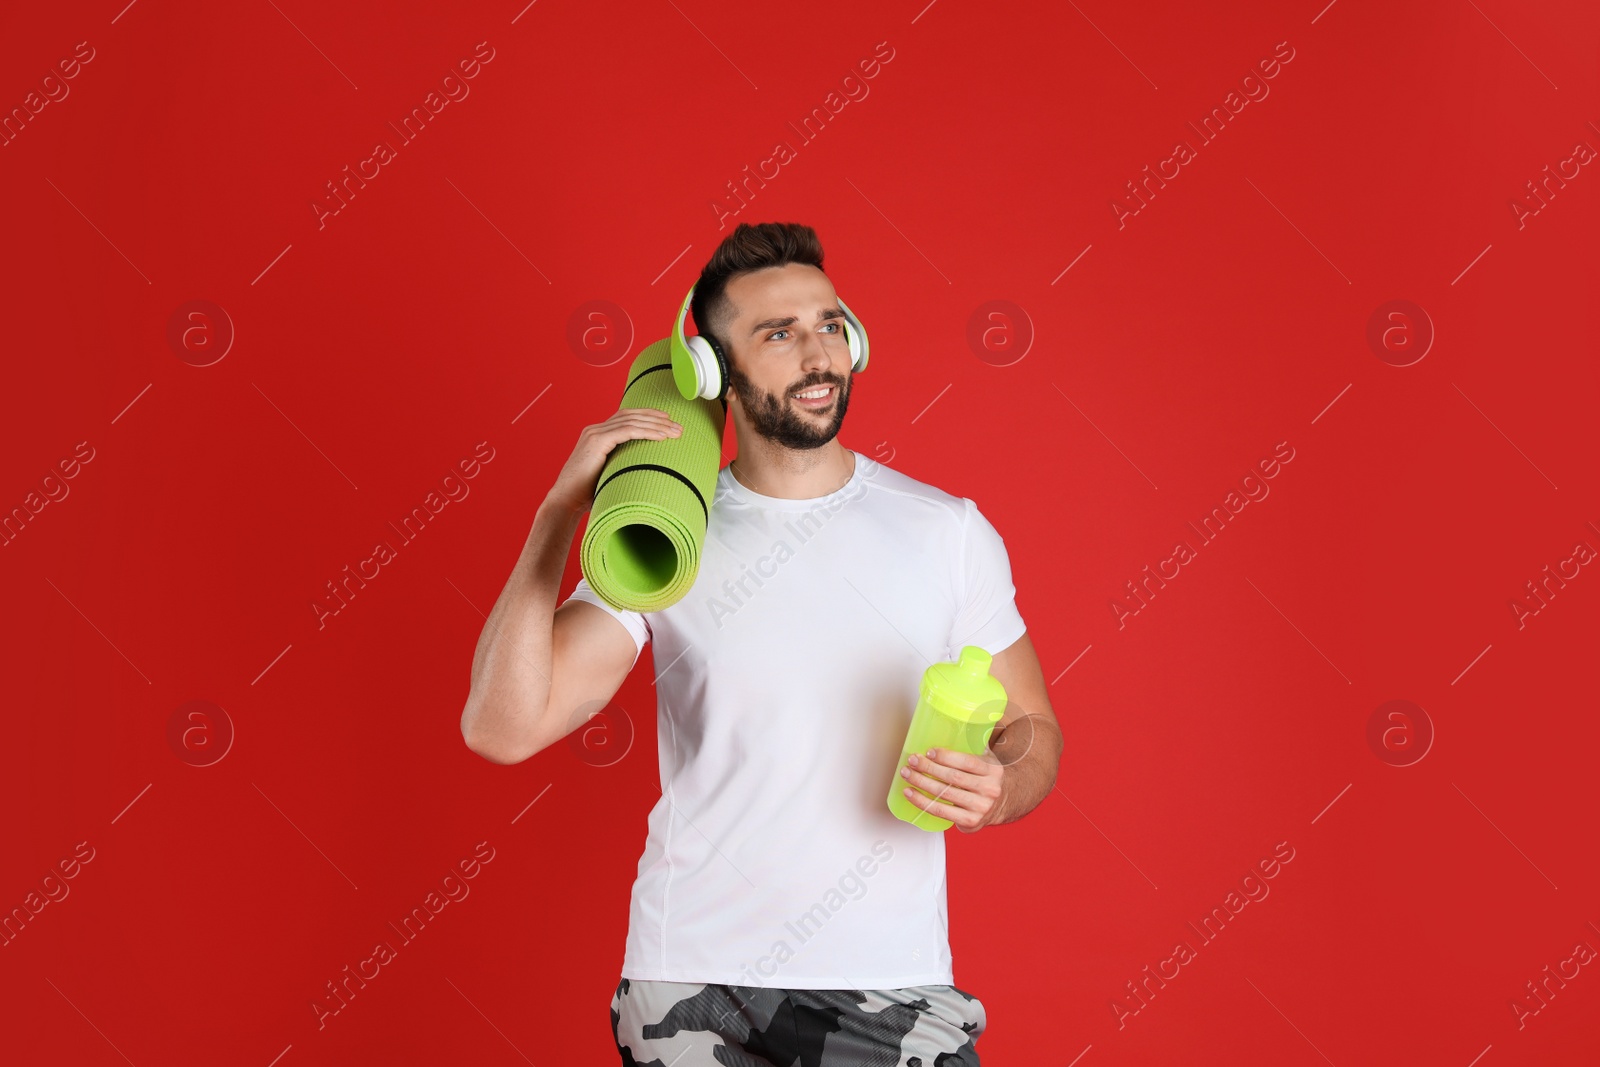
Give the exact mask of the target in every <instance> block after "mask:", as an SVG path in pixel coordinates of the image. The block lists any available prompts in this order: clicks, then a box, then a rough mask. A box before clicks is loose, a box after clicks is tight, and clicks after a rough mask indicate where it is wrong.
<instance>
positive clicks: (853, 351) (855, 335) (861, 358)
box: [844, 324, 868, 374]
mask: <svg viewBox="0 0 1600 1067" xmlns="http://www.w3.org/2000/svg"><path fill="white" fill-rule="evenodd" d="M844 332H845V336H846V337H847V338H848V339H849V341H850V372H851V373H852V374H857V373H860V372H861V371H864V370H866V369H867V353H868V349H867V339H866V337H865V336H864V334H865V331H863V330H858V329H856V328H855V327H854V326H853V325H851V324H847V325H846V326H845V328H844Z"/></svg>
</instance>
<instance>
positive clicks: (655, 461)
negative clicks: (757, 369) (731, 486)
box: [578, 338, 727, 611]
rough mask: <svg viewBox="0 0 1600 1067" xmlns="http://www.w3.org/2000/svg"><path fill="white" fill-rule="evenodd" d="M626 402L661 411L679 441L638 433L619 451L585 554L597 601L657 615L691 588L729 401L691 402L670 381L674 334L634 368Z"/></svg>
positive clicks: (592, 513)
mask: <svg viewBox="0 0 1600 1067" xmlns="http://www.w3.org/2000/svg"><path fill="white" fill-rule="evenodd" d="M618 407H621V408H659V409H660V410H662V411H665V412H666V413H667V415H668V416H669V417H670V418H671V419H672V420H673V421H674V422H676V423H678V424H679V425H681V426H682V427H683V433H682V434H681V435H679V436H678V437H665V438H661V439H659V440H658V439H656V438H638V439H635V440H632V441H624V442H622V444H620V445H618V446H617V447H616V448H614V449H612V451H611V455H610V456H609V457H608V458H607V459H606V465H605V467H604V468H603V469H602V470H601V471H600V480H599V481H598V482H597V483H596V487H595V495H594V504H593V506H591V507H590V509H589V527H588V529H587V530H586V531H585V532H584V535H583V544H582V547H581V548H580V550H579V555H578V560H579V564H580V566H581V567H582V569H583V576H584V577H585V578H587V579H588V580H589V584H590V585H591V586H592V587H593V588H594V591H595V592H596V593H598V594H599V595H600V599H602V600H604V601H605V602H606V603H608V604H610V605H611V606H612V607H614V608H617V609H618V610H620V611H660V610H662V609H663V608H667V607H671V606H672V605H673V604H676V603H677V602H678V601H679V600H682V599H683V598H684V596H685V595H686V594H687V593H688V592H689V589H690V587H691V586H693V585H694V579H695V575H696V574H698V573H699V571H700V552H701V550H702V548H703V547H704V546H705V539H706V525H707V523H708V522H709V520H710V518H711V501H712V499H713V497H714V496H715V494H716V488H717V474H718V473H719V472H720V471H721V469H722V431H723V428H724V427H725V426H726V425H727V403H726V401H723V400H705V399H701V398H698V397H697V398H695V399H692V400H686V399H684V396H683V394H682V393H680V392H678V387H677V385H675V384H674V383H673V380H672V349H671V345H670V343H669V341H668V339H667V338H662V339H661V340H659V341H657V342H656V343H655V344H653V345H651V346H650V347H648V348H646V349H645V350H644V351H643V352H640V353H639V356H638V358H637V359H635V360H634V361H633V365H632V366H631V367H629V368H628V383H627V386H626V388H624V389H623V391H622V403H621V404H619V405H618Z"/></svg>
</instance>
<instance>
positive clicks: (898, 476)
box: [858, 453, 967, 522]
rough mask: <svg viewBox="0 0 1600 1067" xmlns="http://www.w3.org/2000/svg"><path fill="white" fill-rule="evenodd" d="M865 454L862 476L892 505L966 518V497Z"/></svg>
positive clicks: (957, 518) (959, 519)
mask: <svg viewBox="0 0 1600 1067" xmlns="http://www.w3.org/2000/svg"><path fill="white" fill-rule="evenodd" d="M859 454H860V453H858V455H859ZM862 458H863V459H865V460H866V461H867V469H866V470H865V471H864V472H863V474H862V480H863V481H864V482H866V483H867V484H869V485H871V487H872V490H873V491H874V492H876V493H879V494H881V497H880V499H881V500H882V501H883V502H884V503H885V504H887V505H888V506H891V507H903V508H906V509H908V510H913V511H921V512H924V513H926V514H928V515H930V516H937V515H939V514H940V513H943V514H945V515H947V516H948V517H950V518H951V519H954V520H955V521H956V522H960V521H962V519H963V518H964V516H965V512H966V508H967V501H966V499H965V498H963V497H959V496H957V495H955V494H954V493H950V492H947V491H945V490H943V489H940V488H939V487H938V486H936V485H933V484H931V483H929V482H925V481H922V480H921V479H918V478H913V477H912V476H911V475H909V474H907V473H905V472H904V471H900V470H896V469H895V468H893V467H890V466H888V465H887V464H885V463H883V462H882V461H880V460H876V459H873V458H872V457H871V456H862Z"/></svg>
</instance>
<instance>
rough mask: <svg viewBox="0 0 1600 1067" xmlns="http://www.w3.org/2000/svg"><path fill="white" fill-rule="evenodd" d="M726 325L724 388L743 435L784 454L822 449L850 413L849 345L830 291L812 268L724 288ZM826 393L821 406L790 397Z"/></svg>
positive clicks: (785, 269)
mask: <svg viewBox="0 0 1600 1067" xmlns="http://www.w3.org/2000/svg"><path fill="white" fill-rule="evenodd" d="M726 292H727V296H728V300H729V301H730V302H731V303H732V304H733V307H734V308H735V315H734V318H733V321H732V322H731V323H730V324H729V325H728V326H726V327H724V328H723V334H724V340H725V341H726V343H727V344H728V345H730V346H731V349H732V351H731V352H730V354H729V360H728V362H729V367H728V388H729V391H730V392H732V393H733V395H734V398H735V399H736V400H737V402H738V404H739V406H740V407H741V408H743V410H744V413H745V416H746V418H747V420H748V422H749V424H750V428H751V429H752V430H754V431H755V432H756V433H757V434H759V435H761V436H762V437H764V438H766V439H767V440H769V441H771V442H773V443H774V444H777V445H781V446H783V447H784V448H794V449H812V448H821V447H822V446H823V445H825V444H827V443H828V442H829V441H831V440H833V439H834V437H836V436H837V435H838V433H839V425H840V423H842V422H844V413H845V411H846V410H847V409H848V408H849V406H850V383H851V373H850V344H849V342H848V341H847V340H846V339H845V334H844V331H845V317H844V312H843V311H842V310H840V308H839V298H838V296H837V295H836V294H835V293H834V291H833V283H832V282H830V281H828V276H827V275H826V274H824V273H822V271H820V270H818V269H817V268H816V267H813V266H809V265H807V264H802V263H786V264H784V265H783V266H781V267H768V268H765V269H763V270H758V271H752V272H750V273H748V274H741V275H739V276H737V277H735V278H734V279H733V280H731V281H730V282H728V287H727V289H726ZM824 387H831V389H830V391H829V393H828V395H827V396H826V397H824V398H823V399H822V402H821V403H820V404H815V403H807V402H805V401H802V400H798V399H796V398H795V394H796V393H802V392H814V391H815V390H817V389H821V388H824Z"/></svg>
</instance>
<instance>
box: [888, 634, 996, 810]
mask: <svg viewBox="0 0 1600 1067" xmlns="http://www.w3.org/2000/svg"><path fill="white" fill-rule="evenodd" d="M992 659H993V657H992V656H990V655H989V653H988V652H985V651H984V650H983V649H981V648H979V647H978V646H977V645H967V646H965V647H963V648H962V649H961V658H960V660H959V661H957V662H955V663H935V664H934V665H933V666H931V667H929V668H928V669H927V670H926V671H924V672H923V673H922V687H921V690H920V692H919V694H918V698H917V710H916V712H915V713H914V714H913V715H912V716H911V727H910V729H908V730H907V731H906V740H905V744H903V745H902V746H901V748H900V763H899V765H898V766H896V767H895V769H894V781H893V782H891V783H890V784H889V811H890V812H891V813H892V814H893V815H894V816H895V817H896V818H898V819H904V820H905V821H906V822H908V823H911V824H912V825H913V826H917V827H920V828H922V829H924V830H930V831H935V832H937V831H941V830H948V829H950V827H952V826H954V825H955V824H954V823H952V822H951V821H950V820H949V819H942V818H940V817H939V816H937V815H934V814H933V813H932V812H927V811H923V810H922V809H921V808H919V807H917V806H916V805H914V804H912V803H911V801H910V800H907V799H906V797H905V795H904V794H903V793H901V790H902V789H905V788H907V787H908V786H909V787H910V788H912V789H915V790H917V792H919V793H921V794H922V795H923V796H924V797H927V798H928V799H930V800H932V799H937V797H938V793H937V792H933V793H930V792H928V791H927V790H926V789H922V788H921V787H919V786H917V785H914V784H912V783H911V782H909V781H907V780H906V779H905V778H902V777H900V769H901V768H902V767H904V766H905V765H906V757H907V756H910V755H913V754H915V755H918V756H922V755H925V754H926V753H927V751H928V749H930V748H944V749H952V750H955V751H959V752H966V753H968V754H970V755H974V756H981V755H982V754H983V752H984V750H985V749H986V748H988V746H989V735H990V734H991V733H993V732H994V724H995V723H997V722H999V721H1000V718H1001V717H1002V716H1003V715H1005V712H1006V690H1005V687H1004V686H1003V685H1001V684H1000V679H998V678H996V677H994V676H993V675H991V674H990V673H989V663H990V661H991V660H992ZM919 762H920V761H919ZM924 773H926V771H924Z"/></svg>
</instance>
